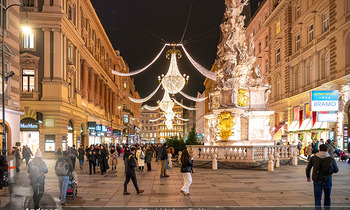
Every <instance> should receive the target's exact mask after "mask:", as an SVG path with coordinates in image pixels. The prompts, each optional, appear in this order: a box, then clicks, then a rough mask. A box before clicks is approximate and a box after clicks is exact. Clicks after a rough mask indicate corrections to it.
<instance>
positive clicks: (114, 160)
mask: <svg viewBox="0 0 350 210" xmlns="http://www.w3.org/2000/svg"><path fill="white" fill-rule="evenodd" d="M117 157H118V151H117V150H111V151H110V153H109V158H110V164H111V165H112V166H116V165H118V159H117Z"/></svg>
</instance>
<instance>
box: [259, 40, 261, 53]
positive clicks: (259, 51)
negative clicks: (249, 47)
mask: <svg viewBox="0 0 350 210" xmlns="http://www.w3.org/2000/svg"><path fill="white" fill-rule="evenodd" d="M259 53H261V42H259Z"/></svg>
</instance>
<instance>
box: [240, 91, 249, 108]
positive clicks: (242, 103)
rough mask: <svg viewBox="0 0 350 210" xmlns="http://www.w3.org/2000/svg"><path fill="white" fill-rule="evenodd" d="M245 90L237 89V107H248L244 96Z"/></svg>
mask: <svg viewBox="0 0 350 210" xmlns="http://www.w3.org/2000/svg"><path fill="white" fill-rule="evenodd" d="M246 92H247V91H246V90H243V89H239V90H238V95H237V105H238V106H248V105H249V97H248V96H247V95H245V94H246Z"/></svg>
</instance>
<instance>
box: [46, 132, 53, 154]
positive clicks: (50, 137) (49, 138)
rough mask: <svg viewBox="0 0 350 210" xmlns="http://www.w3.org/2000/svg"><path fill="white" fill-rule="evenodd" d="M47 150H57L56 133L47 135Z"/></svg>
mask: <svg viewBox="0 0 350 210" xmlns="http://www.w3.org/2000/svg"><path fill="white" fill-rule="evenodd" d="M45 152H55V135H45Z"/></svg>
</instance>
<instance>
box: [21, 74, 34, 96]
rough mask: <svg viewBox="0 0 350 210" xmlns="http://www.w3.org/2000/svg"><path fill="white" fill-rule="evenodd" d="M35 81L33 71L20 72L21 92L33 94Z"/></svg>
mask: <svg viewBox="0 0 350 210" xmlns="http://www.w3.org/2000/svg"><path fill="white" fill-rule="evenodd" d="M34 88H35V79H34V70H31V69H23V72H22V91H23V92H34Z"/></svg>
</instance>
